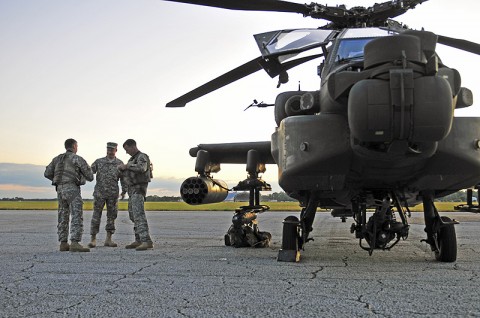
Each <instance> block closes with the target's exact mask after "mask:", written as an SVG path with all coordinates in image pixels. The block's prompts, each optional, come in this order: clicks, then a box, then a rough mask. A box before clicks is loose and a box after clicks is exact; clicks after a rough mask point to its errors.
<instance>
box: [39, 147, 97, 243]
mask: <svg viewBox="0 0 480 318" xmlns="http://www.w3.org/2000/svg"><path fill="white" fill-rule="evenodd" d="M44 175H45V177H46V178H47V179H49V180H52V184H53V185H54V186H55V189H56V190H57V197H58V226H57V229H58V241H59V242H67V240H68V228H69V221H70V214H71V215H72V222H71V227H70V240H71V241H72V242H80V241H81V240H82V234H83V200H82V196H81V193H80V186H81V185H84V184H85V182H86V181H87V180H88V181H92V180H93V172H92V169H91V168H90V166H89V165H88V164H87V162H86V161H85V159H83V158H82V157H80V156H78V155H76V154H75V153H73V152H71V151H69V150H67V152H65V153H63V154H60V155H58V156H57V157H55V158H53V160H52V162H50V164H49V165H48V166H47V168H46V169H45V174H44Z"/></svg>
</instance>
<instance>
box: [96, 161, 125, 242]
mask: <svg viewBox="0 0 480 318" xmlns="http://www.w3.org/2000/svg"><path fill="white" fill-rule="evenodd" d="M119 165H123V162H122V160H120V159H118V158H114V159H109V158H108V157H103V158H99V159H97V160H95V162H94V163H93V164H92V171H93V173H96V174H97V177H96V181H97V183H96V184H95V189H94V191H93V215H92V223H91V227H90V234H91V235H96V234H97V233H98V231H99V229H100V219H101V218H102V211H103V207H104V206H105V204H106V205H107V224H106V225H105V230H106V231H107V232H110V233H112V234H113V233H115V220H116V218H117V215H118V193H119V187H118V180H120V183H121V185H122V193H126V192H127V191H126V186H125V183H124V182H123V179H122V178H121V176H122V173H121V172H120V171H119V170H118V168H117V167H118V166H119Z"/></svg>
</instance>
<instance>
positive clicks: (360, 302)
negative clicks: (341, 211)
mask: <svg viewBox="0 0 480 318" xmlns="http://www.w3.org/2000/svg"><path fill="white" fill-rule="evenodd" d="M291 214H296V215H297V216H298V213H291V212H288V213H287V212H266V213H264V214H261V215H260V216H259V222H260V229H261V230H262V231H269V232H271V233H272V235H273V240H272V241H273V242H272V246H271V247H269V248H265V249H251V248H237V249H236V248H232V247H226V246H224V244H223V235H224V234H225V232H226V230H227V229H228V227H229V225H230V223H231V217H232V215H233V213H232V212H147V218H148V221H149V225H150V229H151V235H152V238H153V239H154V243H155V248H154V249H153V250H148V251H143V252H142V251H135V250H127V249H125V245H126V244H128V243H130V242H131V241H133V225H132V224H131V222H130V221H129V220H128V215H127V213H126V212H124V211H120V212H119V217H118V219H117V232H116V233H115V235H114V240H115V241H116V242H117V243H118V244H119V247H116V248H110V247H104V246H103V244H101V243H103V240H104V238H105V230H104V228H103V227H104V225H105V219H104V218H105V212H104V215H103V218H102V224H101V231H100V234H99V243H100V244H99V245H100V246H99V247H97V248H94V249H92V250H91V252H89V253H71V252H59V251H58V242H57V235H56V223H57V222H56V219H57V214H56V211H0V242H1V244H0V257H1V260H0V316H1V317H100V316H103V317H105V316H107V317H211V316H213V317H364V316H368V317H433V316H435V317H466V316H480V297H479V291H478V286H479V283H480V223H479V221H480V215H474V214H469V213H441V214H442V215H453V218H455V219H457V220H459V221H461V223H460V224H459V225H457V226H456V232H457V240H458V259H457V261H456V262H454V263H440V262H437V261H435V257H434V255H433V253H432V252H431V251H430V248H429V247H428V246H427V245H426V244H425V243H421V242H420V240H421V239H423V238H425V234H424V232H423V228H424V225H423V217H422V214H421V213H413V217H412V218H411V219H410V223H411V230H410V236H409V238H408V239H407V240H406V241H400V242H399V243H398V244H397V246H395V247H394V248H393V249H392V250H390V251H375V252H374V253H373V255H372V256H369V255H368V252H366V251H364V250H362V249H361V248H360V247H359V245H358V240H357V239H355V238H354V236H353V234H351V233H350V225H351V223H352V222H353V221H352V220H351V219H349V220H347V222H346V223H342V222H340V220H339V219H334V218H332V217H331V216H330V214H329V213H318V214H317V218H316V220H315V223H314V231H313V233H312V234H313V238H314V239H315V241H313V242H309V243H308V244H307V245H306V246H305V248H306V250H305V251H303V252H302V259H301V262H300V263H283V262H277V261H276V257H277V253H278V250H279V248H280V245H281V230H282V220H283V219H284V218H285V217H286V216H288V215H291ZM91 215H92V213H91V211H86V212H85V215H84V219H85V220H84V221H85V222H84V224H85V234H84V236H83V243H84V244H86V243H88V241H89V231H90V219H91Z"/></svg>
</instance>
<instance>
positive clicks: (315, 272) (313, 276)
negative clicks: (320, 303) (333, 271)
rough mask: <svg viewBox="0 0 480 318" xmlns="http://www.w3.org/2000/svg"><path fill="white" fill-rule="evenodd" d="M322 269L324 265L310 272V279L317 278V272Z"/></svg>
mask: <svg viewBox="0 0 480 318" xmlns="http://www.w3.org/2000/svg"><path fill="white" fill-rule="evenodd" d="M324 269H325V267H323V266H322V267H320V268H319V269H317V270H316V271H313V272H311V273H310V274H311V275H312V277H310V279H315V278H317V274H318V273H320V272H321V271H323V270H324Z"/></svg>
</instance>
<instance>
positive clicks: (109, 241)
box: [103, 232, 117, 247]
mask: <svg viewBox="0 0 480 318" xmlns="http://www.w3.org/2000/svg"><path fill="white" fill-rule="evenodd" d="M112 234H113V233H112V232H107V238H106V239H105V244H103V245H104V246H108V247H117V243H115V242H114V241H112Z"/></svg>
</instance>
